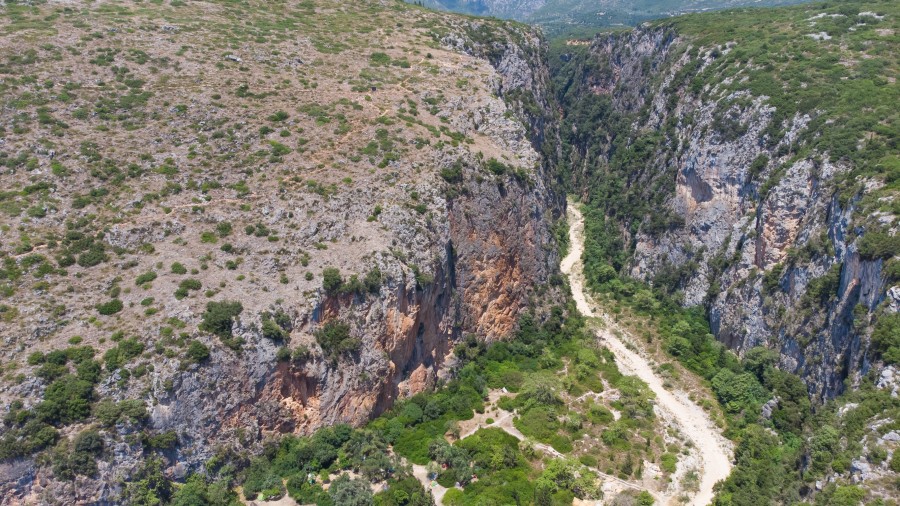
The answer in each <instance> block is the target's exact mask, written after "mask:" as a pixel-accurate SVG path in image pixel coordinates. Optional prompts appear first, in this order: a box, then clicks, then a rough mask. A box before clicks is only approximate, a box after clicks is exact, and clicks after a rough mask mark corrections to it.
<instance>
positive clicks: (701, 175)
mask: <svg viewBox="0 0 900 506" xmlns="http://www.w3.org/2000/svg"><path fill="white" fill-rule="evenodd" d="M864 7H865V6H862V7H859V9H858V10H862V11H864V10H865V8H864ZM854 8H855V7H854ZM822 10H823V9H822V8H821V7H803V8H794V9H784V10H780V11H774V12H777V13H778V14H777V15H773V14H769V15H768V17H767V15H758V14H756V13H755V12H753V11H748V12H736V13H734V15H733V16H731V17H726V16H724V15H723V16H722V17H721V19H719V18H716V20H711V19H709V18H708V17H707V18H702V17H686V18H683V19H680V20H679V21H677V22H676V23H675V24H674V25H667V24H658V25H654V26H646V27H642V28H640V29H637V30H634V31H629V32H624V33H620V34H609V35H601V36H598V37H597V38H595V39H594V40H593V41H591V43H590V45H589V46H586V47H585V46H576V45H571V46H568V47H567V48H566V49H564V50H563V51H562V52H561V56H560V60H559V61H558V62H557V63H556V64H557V65H558V66H559V67H560V75H559V80H560V85H561V86H560V97H561V100H562V101H563V106H564V110H565V111H566V113H567V118H566V120H565V123H564V124H563V127H562V132H563V135H565V136H568V138H569V140H570V141H571V144H572V145H573V149H572V150H571V151H570V152H569V153H568V154H567V155H566V156H567V160H568V163H569V164H570V171H569V172H570V173H571V174H572V178H573V181H574V183H573V184H574V185H575V186H576V187H578V186H581V187H582V188H584V190H583V192H582V196H583V197H584V199H585V200H587V201H589V202H592V203H593V204H594V205H597V206H598V207H600V208H601V209H604V213H605V214H606V216H607V218H608V220H609V221H610V222H611V223H612V225H611V226H612V227H613V228H614V229H615V230H613V231H612V232H611V234H610V235H611V236H618V237H622V238H624V242H623V243H622V245H621V246H622V247H621V248H618V250H617V251H616V252H615V253H611V254H610V255H609V259H608V261H609V262H610V263H611V264H613V266H614V267H615V268H617V269H620V271H621V272H623V273H627V274H629V275H631V276H633V277H636V278H639V279H643V280H646V281H650V282H652V283H653V285H654V286H656V287H658V288H660V289H668V290H670V291H672V292H676V295H677V296H679V297H681V298H682V300H683V303H684V304H685V305H699V304H704V305H706V307H707V308H708V311H709V316H710V320H711V324H712V329H713V332H714V333H715V335H716V337H717V338H718V339H719V340H720V341H722V342H724V343H725V344H727V345H728V346H729V347H730V348H732V349H734V350H736V351H738V352H739V353H741V352H744V351H746V350H748V349H750V348H752V347H754V346H767V347H770V348H773V349H776V350H778V351H779V352H780V356H781V366H782V367H783V368H784V369H785V370H788V371H791V372H796V373H798V374H800V375H801V376H802V377H803V378H804V379H805V380H806V381H807V383H808V385H809V388H810V391H811V393H814V394H816V395H821V396H825V397H830V396H833V395H836V394H838V393H840V392H841V391H842V390H843V388H844V387H845V386H846V385H847V384H848V383H847V382H848V381H849V384H851V385H852V384H854V383H855V382H856V381H858V379H859V378H860V375H863V374H865V373H866V372H867V371H868V370H869V369H870V368H871V367H872V360H873V359H877V358H878V353H876V350H874V349H873V347H872V346H871V343H870V335H871V332H872V325H873V324H876V325H877V323H876V322H877V319H878V317H879V315H881V314H884V313H886V312H891V311H893V310H892V309H891V307H894V306H895V305H896V303H894V302H892V301H890V300H888V301H886V298H889V297H887V294H888V293H892V292H889V289H890V288H891V286H892V285H893V284H895V283H896V281H897V279H896V274H891V272H894V271H890V272H886V271H885V262H888V263H893V262H895V260H891V258H892V257H894V258H895V255H896V254H897V251H896V244H894V242H895V241H894V240H893V239H891V237H893V236H894V235H895V234H896V228H897V214H896V205H894V204H890V203H891V202H895V199H896V190H895V189H892V186H891V184H890V182H891V181H892V180H893V179H892V177H893V176H891V175H890V172H889V171H888V170H887V167H888V166H889V163H888V162H887V160H888V159H889V158H883V157H884V156H886V155H887V156H889V154H890V152H891V148H890V146H892V145H893V144H892V143H895V142H896V137H893V134H892V133H890V132H892V131H893V132H894V133H895V132H896V126H895V124H896V111H894V112H891V111H889V110H888V109H886V108H885V107H884V105H883V103H882V101H883V100H890V99H889V98H888V97H896V94H897V90H896V84H895V83H894V81H893V80H891V79H889V78H885V77H879V76H878V75H873V74H870V73H867V72H866V71H865V70H863V69H861V68H860V67H859V66H860V65H861V63H860V62H862V61H864V60H865V58H870V57H871V54H877V53H878V52H879V49H876V48H879V47H883V45H884V44H887V42H886V40H887V39H884V37H885V36H887V33H888V32H886V31H885V30H888V31H891V33H892V30H893V28H886V27H888V26H891V27H893V26H895V25H896V22H897V20H896V19H895V18H894V17H893V16H892V15H890V14H888V15H882V14H883V13H882V14H875V13H874V12H873V13H871V15H869V14H865V13H863V14H855V13H851V12H846V13H845V12H843V11H841V12H840V13H836V12H832V10H833V9H832V10H827V9H826V10H825V11H824V14H822V13H820V11H822ZM879 12H881V11H879ZM826 19H827V20H838V21H837V24H836V25H832V24H831V23H832V21H829V22H828V24H827V25H826V24H825V23H824V22H823V21H822V20H826ZM841 20H844V21H841ZM703 23H711V24H712V25H715V26H720V25H719V23H721V26H720V28H721V29H722V32H721V33H713V31H712V29H711V28H706V27H704V26H703ZM767 24H769V25H771V26H770V27H769V28H766V29H765V30H763V25H767ZM722 27H724V28H722ZM774 27H777V30H776V29H775V28H774ZM819 29H822V30H827V32H828V33H829V38H828V39H816V38H814V37H811V36H809V33H810V32H813V34H814V35H815V33H818V32H817V30H819ZM774 32H778V33H779V36H780V37H782V39H783V40H781V42H779V44H782V47H784V48H785V49H784V51H783V52H781V53H777V52H776V53H775V54H774V55H773V54H771V50H772V49H773V48H774V47H776V46H774V45H773V44H774V43H773V41H771V40H768V36H767V35H766V34H770V33H774ZM823 33H824V32H823ZM725 34H727V35H725ZM831 37H834V39H833V40H832V39H831ZM841 39H842V42H841V41H840V40H841ZM841 44H843V46H842V45H841ZM848 44H849V45H851V46H853V47H855V48H856V49H857V51H859V52H861V53H862V54H855V55H847V54H844V55H843V56H842V57H841V58H843V60H841V61H840V62H835V58H836V56H835V55H836V54H837V53H840V52H841V51H842V50H841V49H840V47H846V46H847V45H848ZM799 47H802V48H803V50H805V51H808V52H809V54H811V55H812V56H810V59H811V60H812V61H822V62H829V63H827V64H826V63H823V64H821V65H819V66H809V68H805V67H806V65H805V64H803V63H800V62H797V61H796V60H794V59H792V58H791V57H790V56H783V55H785V54H787V55H789V54H791V53H790V52H791V51H795V50H797V48H799ZM760 48H766V49H760ZM870 52H871V54H870ZM890 65H891V63H888V66H890ZM829 72H830V74H829ZM879 79H881V81H879ZM866 80H874V81H875V82H879V83H881V84H879V86H883V88H881V89H880V90H879V89H878V88H877V87H876V88H873V89H874V90H877V91H871V92H869V91H863V90H862V88H865V89H868V88H869V87H870V86H869V84H868V83H867V82H866ZM870 82H871V81H869V83H870ZM824 90H827V91H824ZM882 93H883V94H882ZM866 94H868V95H866ZM851 103H852V104H851ZM859 108H862V110H863V111H869V112H870V113H871V114H872V116H871V117H868V118H866V119H865V120H859V118H853V119H851V118H852V114H863V113H860V112H859V111H860V109H859ZM878 121H881V122H882V125H883V126H884V129H883V130H879V127H878V126H877V125H876V124H877V122H878ZM892 129H893V130H892ZM876 132H879V133H876ZM892 137H893V140H891V138H892ZM845 139H846V140H845ZM875 202H878V203H875ZM873 212H874V213H875V214H876V216H873V215H872V213H873ZM867 233H870V234H871V235H870V237H869V239H863V238H864V237H866V234H867ZM867 240H868V241H870V244H865V243H866V241H867ZM876 241H879V242H880V241H884V242H885V243H887V244H888V246H886V247H885V248H884V249H882V250H880V251H878V252H873V250H872V248H870V247H869V246H870V245H871V243H874V242H876ZM892 241H894V242H892ZM892 265H893V264H892ZM889 270H890V269H889ZM879 363H880V362H879Z"/></svg>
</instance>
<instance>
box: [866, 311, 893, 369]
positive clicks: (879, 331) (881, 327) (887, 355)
mask: <svg viewBox="0 0 900 506" xmlns="http://www.w3.org/2000/svg"><path fill="white" fill-rule="evenodd" d="M872 344H873V345H875V349H876V350H878V352H879V353H881V357H882V358H883V359H884V361H885V362H887V363H888V364H897V363H900V313H887V314H882V315H881V316H879V317H878V320H877V321H876V322H875V330H874V331H873V332H872Z"/></svg>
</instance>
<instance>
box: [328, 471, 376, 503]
mask: <svg viewBox="0 0 900 506" xmlns="http://www.w3.org/2000/svg"><path fill="white" fill-rule="evenodd" d="M328 495H330V496H331V499H332V500H333V501H334V504H340V505H341V506H371V504H372V500H373V499H372V490H371V489H370V488H369V484H368V483H366V482H365V481H363V480H355V479H351V478H350V477H349V476H347V475H346V474H344V475H341V477H340V478H338V479H336V480H334V482H333V483H332V484H331V487H330V488H329V489H328Z"/></svg>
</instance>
